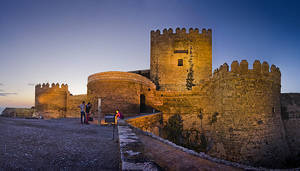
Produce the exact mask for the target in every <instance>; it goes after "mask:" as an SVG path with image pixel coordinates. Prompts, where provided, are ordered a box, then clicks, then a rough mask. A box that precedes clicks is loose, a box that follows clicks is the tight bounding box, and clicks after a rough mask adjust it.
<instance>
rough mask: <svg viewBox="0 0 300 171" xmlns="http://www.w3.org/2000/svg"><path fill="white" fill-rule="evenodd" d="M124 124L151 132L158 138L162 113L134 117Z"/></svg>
mask: <svg viewBox="0 0 300 171" xmlns="http://www.w3.org/2000/svg"><path fill="white" fill-rule="evenodd" d="M126 122H127V123H129V124H130V125H132V126H134V127H136V128H139V129H141V130H143V131H147V132H152V133H154V134H155V135H157V136H159V134H160V129H161V124H162V113H154V114H148V115H143V116H138V117H134V118H130V119H127V120H126Z"/></svg>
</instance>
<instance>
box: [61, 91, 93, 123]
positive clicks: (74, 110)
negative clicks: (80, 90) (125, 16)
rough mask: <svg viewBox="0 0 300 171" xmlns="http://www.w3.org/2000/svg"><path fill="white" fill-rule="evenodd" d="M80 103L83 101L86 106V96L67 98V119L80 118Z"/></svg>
mask: <svg viewBox="0 0 300 171" xmlns="http://www.w3.org/2000/svg"><path fill="white" fill-rule="evenodd" d="M82 101H85V102H86V104H87V103H88V100H87V95H86V94H81V95H70V96H68V103H67V112H66V117H67V118H80V108H79V107H78V106H79V105H80V104H81V103H82ZM92 107H93V106H92Z"/></svg>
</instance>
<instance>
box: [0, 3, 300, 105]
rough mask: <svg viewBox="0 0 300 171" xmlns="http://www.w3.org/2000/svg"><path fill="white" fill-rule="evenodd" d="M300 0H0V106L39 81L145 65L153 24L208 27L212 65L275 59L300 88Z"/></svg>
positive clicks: (76, 82) (289, 88)
mask: <svg viewBox="0 0 300 171" xmlns="http://www.w3.org/2000/svg"><path fill="white" fill-rule="evenodd" d="M299 9H300V1H296V0H295V1H292V0H211V1H207V0H195V1H192V0H185V1H183V0H176V1H175V0H174V1H163V0H162V1H156V0H154V1H152V0H151V1H150V0H128V1H126V0H122V1H114V0H106V1H102V0H0V60H1V62H0V106H12V107H24V106H25V107H30V106H32V105H34V84H37V83H43V82H49V83H52V82H55V83H56V82H59V83H67V84H68V85H69V90H70V91H71V93H73V94H84V93H86V84H87V77H88V76H89V75H90V74H93V73H96V72H103V71H113V70H117V71H129V70H137V69H146V68H149V65H150V59H149V58H150V31H151V30H156V29H160V30H163V29H164V28H173V30H175V28H176V27H185V28H187V29H188V28H190V27H193V28H200V29H202V28H211V29H212V31H213V69H215V68H217V67H218V66H219V65H221V64H223V63H224V62H227V63H228V64H229V65H230V64H231V62H232V61H233V60H238V61H241V60H242V59H247V60H248V62H249V64H250V66H249V67H252V63H253V61H254V60H255V59H259V60H261V61H267V62H268V63H269V64H275V65H277V66H278V67H279V68H280V70H281V73H282V92H300V87H299V83H300V81H299V79H298V76H297V75H298V73H299V71H300V70H299V67H298V65H299V64H300V32H299V30H300V10H299Z"/></svg>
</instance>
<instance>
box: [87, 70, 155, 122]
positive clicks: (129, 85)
mask: <svg viewBox="0 0 300 171" xmlns="http://www.w3.org/2000/svg"><path fill="white" fill-rule="evenodd" d="M87 87H88V93H87V96H88V98H89V99H91V102H92V104H93V106H95V107H94V108H93V111H94V112H95V113H97V109H98V107H97V106H98V99H99V98H101V114H102V116H101V117H104V116H103V115H104V114H108V113H115V111H116V110H117V109H119V110H120V111H121V112H122V113H123V114H124V115H125V116H134V115H136V114H138V113H140V101H141V100H140V98H141V95H144V96H145V110H146V112H147V111H148V112H152V110H151V109H150V108H149V103H151V101H153V98H154V97H153V91H155V85H154V84H153V83H152V82H151V81H150V80H149V79H147V78H146V77H143V76H141V75H138V74H134V73H127V72H117V71H115V72H103V73H97V74H93V75H91V76H89V78H88V85H87Z"/></svg>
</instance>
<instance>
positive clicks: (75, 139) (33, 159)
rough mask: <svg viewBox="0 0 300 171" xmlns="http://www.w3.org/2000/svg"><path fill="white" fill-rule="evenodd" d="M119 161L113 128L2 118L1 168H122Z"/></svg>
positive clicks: (70, 121) (64, 120)
mask: <svg viewBox="0 0 300 171" xmlns="http://www.w3.org/2000/svg"><path fill="white" fill-rule="evenodd" d="M115 133H116V134H117V131H116V132H115ZM116 134H115V135H116ZM119 164H120V154H119V146H118V143H117V142H116V139H115V140H114V141H112V127H104V126H99V125H81V124H80V120H79V119H52V120H37V119H18V118H5V117H0V170H12V169H13V170H16V169H18V170H37V169H39V170H119Z"/></svg>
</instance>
